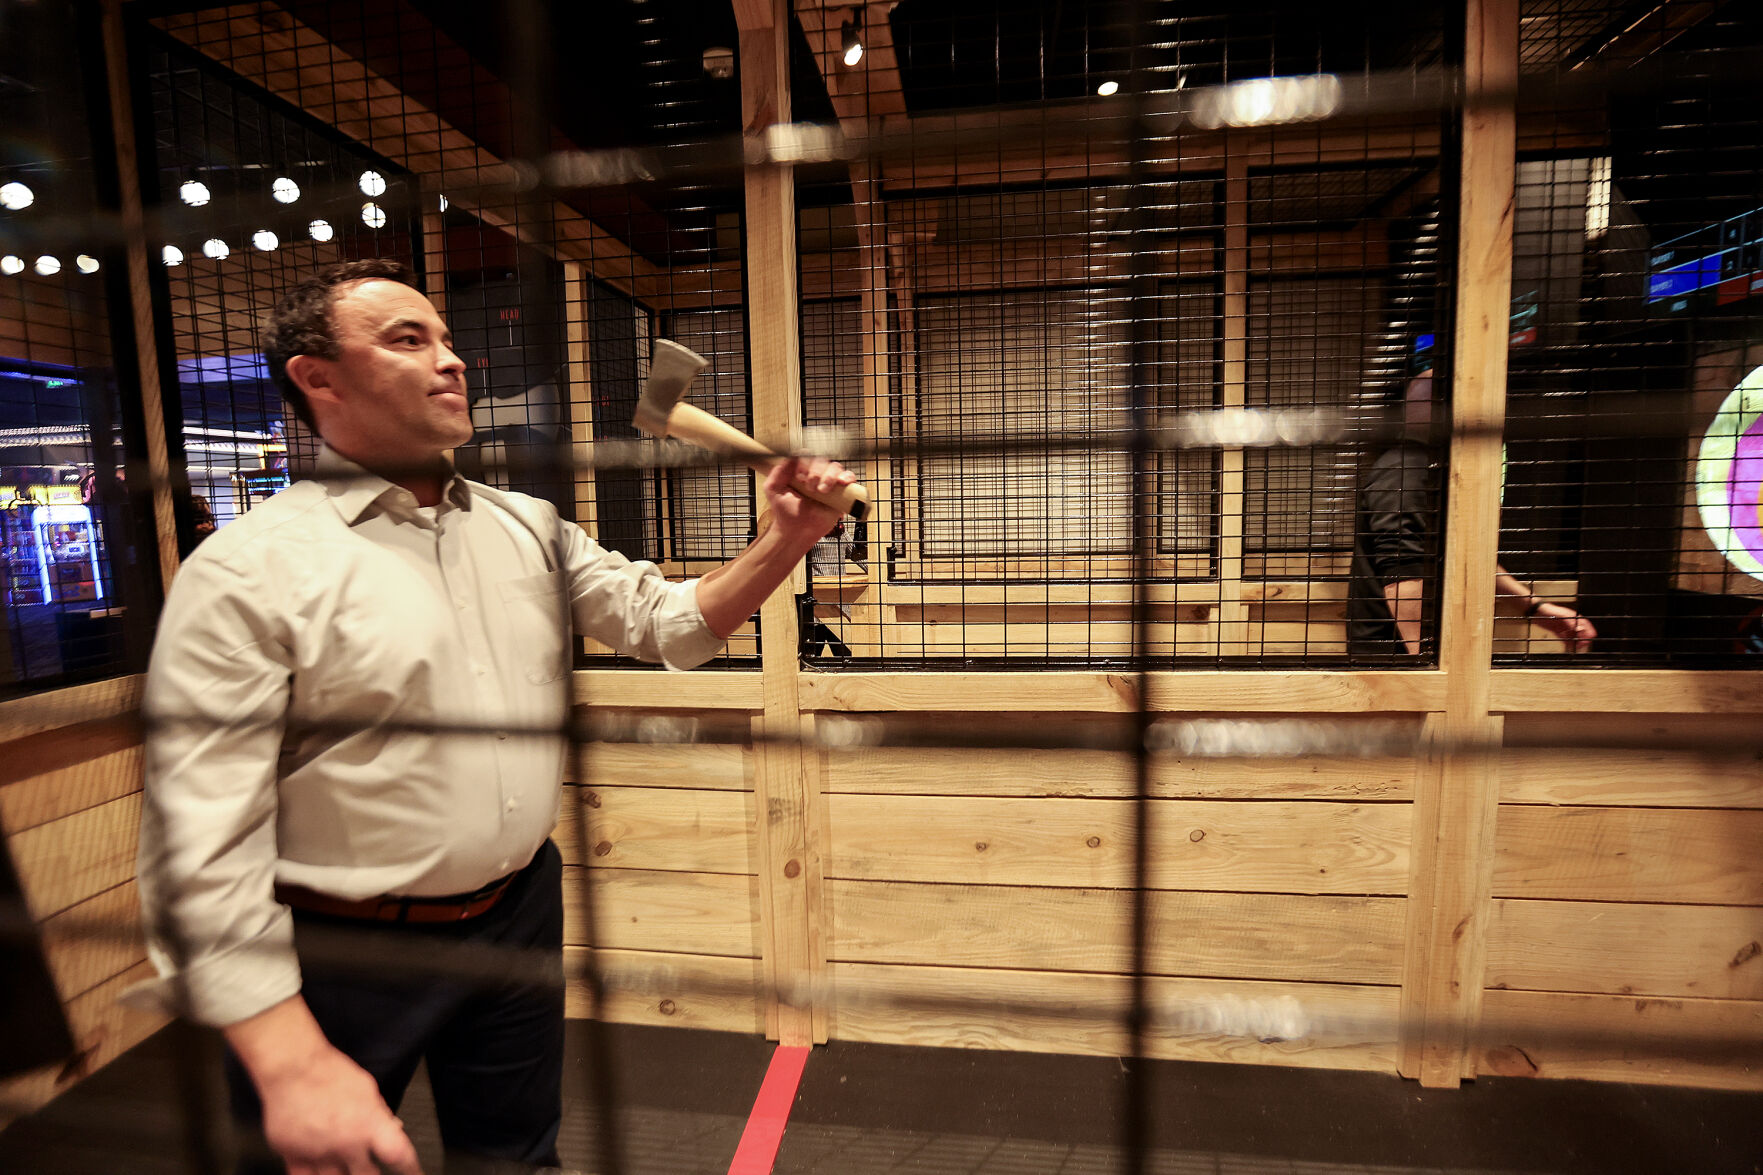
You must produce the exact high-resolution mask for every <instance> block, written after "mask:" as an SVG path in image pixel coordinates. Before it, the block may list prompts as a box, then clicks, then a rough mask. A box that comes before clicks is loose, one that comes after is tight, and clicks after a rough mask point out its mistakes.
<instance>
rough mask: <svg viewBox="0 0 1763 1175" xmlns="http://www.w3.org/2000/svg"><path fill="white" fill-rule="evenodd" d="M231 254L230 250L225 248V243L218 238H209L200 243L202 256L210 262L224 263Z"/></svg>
mask: <svg viewBox="0 0 1763 1175" xmlns="http://www.w3.org/2000/svg"><path fill="white" fill-rule="evenodd" d="M232 252H233V251H232V250H231V249H229V248H227V243H226V242H225V241H223V240H221V239H220V238H219V237H209V238H208V239H207V240H206V241H203V242H202V256H204V257H207V258H208V259H209V260H211V261H225V260H226V259H227V258H228V257H229V256H231V255H232Z"/></svg>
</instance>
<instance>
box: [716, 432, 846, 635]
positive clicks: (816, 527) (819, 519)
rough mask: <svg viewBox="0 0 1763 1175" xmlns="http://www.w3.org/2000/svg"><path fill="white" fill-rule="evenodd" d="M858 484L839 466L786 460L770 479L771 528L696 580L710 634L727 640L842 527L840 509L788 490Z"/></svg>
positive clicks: (822, 490)
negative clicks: (791, 488)
mask: <svg viewBox="0 0 1763 1175" xmlns="http://www.w3.org/2000/svg"><path fill="white" fill-rule="evenodd" d="M856 480H857V476H856V474H854V473H852V472H851V471H850V470H848V469H846V468H845V467H844V466H842V465H840V464H839V463H838V462H836V461H827V460H824V459H821V458H814V459H806V458H802V459H797V460H793V461H785V462H783V463H782V464H780V465H778V466H777V467H776V468H775V469H773V470H772V471H771V472H770V473H769V474H767V475H766V478H765V496H766V500H767V503H768V504H769V505H770V508H771V510H770V516H769V525H767V526H764V527H763V528H762V529H761V530H760V532H759V536H758V537H757V538H755V539H754V540H753V542H752V543H751V544H749V545H748V547H747V549H746V550H744V551H742V552H741V553H740V554H739V555H737V556H735V557H734V558H733V559H731V560H729V561H728V562H727V563H724V564H723V565H722V566H721V567H718V568H717V569H716V570H714V571H711V572H709V573H707V574H706V575H705V576H704V577H703V578H702V579H700V580H699V581H698V610H699V611H700V612H702V613H703V614H704V623H705V624H707V625H709V626H710V630H711V631H712V632H714V633H716V635H717V636H721V637H726V636H728V635H729V634H730V633H732V632H734V631H735V629H737V628H739V627H740V626H741V625H743V624H745V623H746V622H747V618H748V617H749V616H752V615H753V613H754V612H756V611H758V610H759V605H761V604H763V603H764V602H765V598H766V597H767V596H769V595H771V593H772V592H773V591H775V590H777V587H778V585H779V584H781V583H783V581H784V580H786V579H788V578H789V577H790V572H791V571H793V570H794V569H795V567H796V564H798V563H800V562H801V561H802V559H803V558H804V557H805V556H806V555H807V554H808V552H809V551H810V550H811V549H812V548H813V547H814V544H815V543H817V542H819V541H820V540H821V539H822V538H824V537H825V536H826V535H827V533H828V532H830V531H831V530H832V528H833V527H835V526H837V525H838V522H839V514H838V513H837V512H836V511H834V510H832V509H830V508H829V507H826V506H823V505H821V504H820V503H819V502H816V501H814V500H813V499H812V498H805V497H802V496H801V495H800V494H793V493H791V492H790V487H791V486H792V485H799V486H802V487H803V488H805V489H811V490H815V491H818V492H820V493H830V492H832V491H834V490H836V489H838V488H839V487H840V486H845V485H849V484H850V483H851V482H853V481H856Z"/></svg>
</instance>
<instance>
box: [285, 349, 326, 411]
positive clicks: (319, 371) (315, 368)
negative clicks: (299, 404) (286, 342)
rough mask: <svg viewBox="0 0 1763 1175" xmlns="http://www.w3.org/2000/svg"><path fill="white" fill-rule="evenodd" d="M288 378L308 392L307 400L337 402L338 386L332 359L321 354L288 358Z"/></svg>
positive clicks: (312, 401)
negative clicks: (334, 378) (334, 380)
mask: <svg viewBox="0 0 1763 1175" xmlns="http://www.w3.org/2000/svg"><path fill="white" fill-rule="evenodd" d="M287 370H288V378H289V379H290V380H292V381H293V382H294V386H295V387H297V388H299V389H300V390H301V391H302V392H304V393H305V394H306V402H307V403H308V404H312V403H323V404H335V403H336V402H337V388H336V385H335V383H334V382H333V378H332V377H333V375H334V374H335V373H334V371H333V370H332V367H331V361H330V360H329V359H325V358H323V357H322V356H319V355H295V356H294V357H293V358H292V359H289V360H288V369H287Z"/></svg>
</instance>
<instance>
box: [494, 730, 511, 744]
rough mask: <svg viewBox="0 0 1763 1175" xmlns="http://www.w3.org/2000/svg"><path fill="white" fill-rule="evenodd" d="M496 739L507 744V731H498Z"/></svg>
mask: <svg viewBox="0 0 1763 1175" xmlns="http://www.w3.org/2000/svg"><path fill="white" fill-rule="evenodd" d="M496 738H497V739H498V740H500V741H503V742H506V741H507V739H508V732H507V731H506V730H498V731H497V732H496Z"/></svg>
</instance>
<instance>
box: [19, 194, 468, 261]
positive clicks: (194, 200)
mask: <svg viewBox="0 0 1763 1175" xmlns="http://www.w3.org/2000/svg"><path fill="white" fill-rule="evenodd" d="M359 184H360V188H361V191H362V194H363V195H366V196H369V197H378V196H382V195H384V194H385V191H386V177H385V176H383V175H381V174H380V173H379V172H377V171H364V172H362V173H361V179H360V181H359ZM269 190H270V195H271V196H272V197H273V198H274V199H275V200H276V202H277V203H279V204H292V203H294V202H295V201H296V200H298V199H299V198H300V185H299V184H297V183H295V182H294V181H293V180H291V179H289V178H287V177H286V176H279V177H277V178H276V180H275V181H274V182H273V183H271V184H270V189H269ZM178 198H179V199H181V200H182V201H183V202H184V203H185V204H188V205H189V206H190V207H192V208H201V207H203V206H204V205H206V204H207V203H208V202H209V201H210V200H212V199H213V198H214V196H213V193H212V192H210V191H209V189H208V185H207V184H205V183H203V182H202V181H201V180H185V181H184V182H183V183H182V184H180V185H179V186H178ZM36 200H37V197H36V193H35V192H33V191H31V189H30V187H29V186H28V185H26V184H22V183H19V182H17V181H13V182H11V183H7V184H3V185H0V208H5V209H6V210H7V211H9V212H19V211H23V210H24V209H26V208H29V207H30V206H31V205H32V204H34V203H36ZM446 207H447V198H446V197H445V196H442V197H441V208H442V209H443V210H445V209H446ZM386 220H387V217H386V210H385V209H384V208H381V207H380V206H379V205H378V204H376V203H375V202H374V201H373V200H372V199H370V200H368V201H367V203H365V204H363V205H362V206H361V222H362V223H363V224H365V225H367V227H368V228H374V229H377V228H383V227H385V224H386ZM306 231H307V232H308V233H309V234H310V235H311V237H312V239H313V240H314V241H317V242H319V243H320V244H323V243H324V242H326V241H329V240H331V239H332V238H333V237H335V236H336V230H335V229H334V228H332V227H331V223H330V222H329V221H328V220H324V219H315V220H313V221H312V222H311V223H310V224H308V225H307V226H306ZM251 244H252V245H253V246H254V247H255V248H257V249H258V250H260V251H262V252H265V253H267V252H269V251H271V250H273V249H276V248H278V247H279V246H280V245H281V238H279V237H277V236H276V234H275V233H274V232H272V231H271V230H269V229H267V228H260V229H258V230H257V231H256V232H254V233H252V234H251ZM231 254H232V248H231V246H229V245H228V244H227V243H226V242H225V241H223V240H221V239H220V238H219V237H210V238H208V240H206V241H204V242H203V243H202V255H203V256H204V257H207V258H210V259H211V260H215V261H220V260H222V259H224V258H226V257H228V256H230V255H231ZM160 259H161V260H162V261H164V262H165V264H167V265H181V264H183V261H184V251H183V250H182V249H180V248H178V247H177V246H176V245H167V246H165V248H164V249H163V250H161V252H160ZM74 267H75V268H77V269H78V270H79V271H80V272H81V273H97V272H98V259H97V258H96V257H93V256H90V255H89V254H86V253H81V254H80V255H79V256H78V257H77V258H75V259H74ZM32 268H33V269H34V270H35V271H36V272H37V273H39V274H41V275H42V276H43V277H53V276H54V275H55V274H58V273H60V272H61V260H60V259H59V258H57V257H55V256H52V255H50V254H44V255H43V256H41V257H38V258H37V260H36V263H35V265H33V266H32ZM24 271H25V260H24V258H22V257H19V256H16V255H14V254H10V253H9V254H7V255H5V256H3V257H0V274H3V275H5V276H7V277H12V276H14V275H16V274H20V273H23V272H24Z"/></svg>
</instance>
